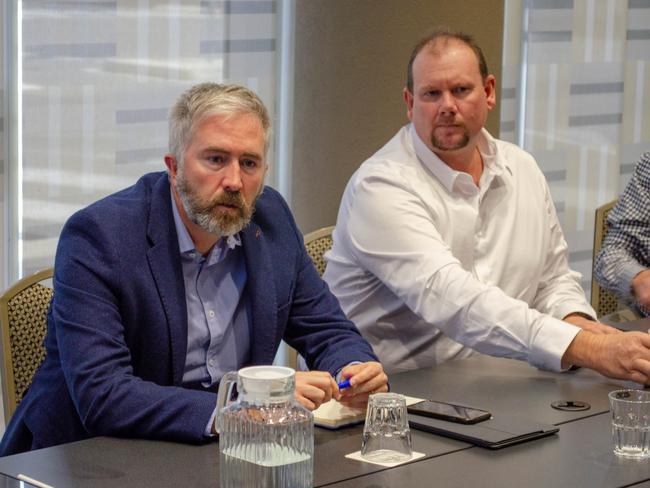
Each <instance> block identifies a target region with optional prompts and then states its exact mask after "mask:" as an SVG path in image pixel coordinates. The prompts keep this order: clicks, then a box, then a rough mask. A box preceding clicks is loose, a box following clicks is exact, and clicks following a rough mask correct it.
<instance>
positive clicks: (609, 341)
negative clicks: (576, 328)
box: [562, 330, 650, 384]
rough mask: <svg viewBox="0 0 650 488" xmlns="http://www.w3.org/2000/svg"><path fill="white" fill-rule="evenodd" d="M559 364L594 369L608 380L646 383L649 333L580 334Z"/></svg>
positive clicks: (649, 368)
mask: <svg viewBox="0 0 650 488" xmlns="http://www.w3.org/2000/svg"><path fill="white" fill-rule="evenodd" d="M562 364H575V365H576V366H585V367H587V368H591V369H594V370H596V371H598V372H599V373H601V374H603V375H605V376H608V377H610V378H617V379H622V380H631V381H635V382H637V383H642V384H648V383H650V334H645V333H643V332H621V333H620V334H594V333H592V332H588V331H585V330H583V331H580V332H578V334H577V335H576V336H575V337H574V339H573V341H572V342H571V344H569V347H568V348H567V350H566V351H565V353H564V356H562Z"/></svg>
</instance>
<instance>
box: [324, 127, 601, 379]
mask: <svg viewBox="0 0 650 488" xmlns="http://www.w3.org/2000/svg"><path fill="white" fill-rule="evenodd" d="M479 150H480V152H481V155H482V157H483V162H484V170H483V174H482V176H481V179H480V181H479V186H478V187H477V186H476V185H475V184H474V182H473V180H472V178H471V176H470V175H468V174H466V173H461V172H458V171H454V170H452V169H451V168H449V167H448V166H447V165H446V164H444V163H443V162H442V161H441V160H440V159H439V158H438V157H437V156H436V155H435V154H434V153H433V152H432V151H430V150H429V149H428V148H427V147H426V145H425V144H424V143H423V142H422V141H421V140H420V139H419V137H418V136H417V134H416V132H415V130H413V129H412V126H411V125H407V126H406V127H404V128H402V129H401V130H400V131H399V132H398V133H397V134H396V135H395V136H394V137H393V138H392V139H391V140H390V141H389V142H388V143H387V144H386V145H385V146H384V147H383V148H382V149H380V150H379V151H378V152H377V153H376V154H375V155H373V156H372V157H371V158H370V159H368V160H367V161H366V162H364V163H363V164H362V165H361V167H360V168H359V169H358V170H357V172H356V173H355V174H354V175H353V176H352V178H351V180H350V182H349V183H348V185H347V187H346V189H345V193H344V195H343V200H342V202H341V207H340V210H339V214H338V219H337V222H336V229H335V231H334V234H333V239H334V245H333V248H332V250H331V251H330V252H329V253H328V254H326V259H327V261H328V264H327V269H326V271H325V275H324V279H325V281H327V282H328V284H329V286H330V288H331V289H332V291H333V292H334V294H335V295H336V296H337V297H338V299H339V300H340V302H341V306H342V307H343V310H344V311H345V313H346V314H347V315H348V317H349V318H350V319H351V320H352V321H353V322H354V323H355V324H356V325H357V327H358V328H359V330H360V331H361V333H362V334H363V335H364V337H365V338H366V339H367V340H368V341H369V342H370V344H371V345H372V346H373V348H374V349H375V352H376V353H377V354H378V356H379V359H380V360H381V361H382V363H383V365H384V368H385V369H386V370H387V371H389V372H398V371H404V370H409V369H415V368H420V367H425V366H431V365H434V364H437V363H441V362H443V361H446V360H449V359H452V358H460V357H465V356H467V355H469V354H471V350H470V349H468V348H472V349H474V350H476V351H479V352H482V353H486V354H490V355H494V356H505V357H511V358H517V359H522V360H527V361H529V362H530V363H531V364H533V365H535V366H538V367H541V368H545V369H551V370H560V369H561V358H562V355H563V354H564V352H565V350H566V348H567V347H568V345H569V344H570V343H571V341H572V340H573V338H574V337H575V335H576V334H577V333H578V332H579V329H578V328H577V327H575V326H573V325H571V324H568V323H566V322H563V321H561V320H559V319H561V318H563V317H565V316H566V315H568V314H570V313H572V312H582V313H584V314H587V315H589V316H592V317H595V316H596V314H595V312H594V310H593V309H592V308H591V306H590V305H589V304H588V303H587V302H586V300H585V296H584V293H583V291H582V289H581V287H580V275H579V274H578V273H575V272H573V271H571V270H570V269H569V267H568V263H567V244H566V241H565V240H564V237H563V234H562V229H561V228H560V224H559V222H558V219H557V216H556V213H555V208H554V206H553V202H552V200H551V196H550V192H549V189H548V186H547V184H546V181H545V179H544V176H543V174H542V172H541V171H540V170H539V168H538V167H537V164H536V163H535V161H534V159H533V158H532V156H530V155H529V154H528V153H526V152H524V151H522V150H521V149H519V148H518V147H516V146H514V145H512V144H509V143H506V142H503V141H499V140H497V139H494V138H492V137H491V136H490V134H489V133H488V132H487V131H485V130H484V131H483V132H482V134H481V137H480V142H479Z"/></svg>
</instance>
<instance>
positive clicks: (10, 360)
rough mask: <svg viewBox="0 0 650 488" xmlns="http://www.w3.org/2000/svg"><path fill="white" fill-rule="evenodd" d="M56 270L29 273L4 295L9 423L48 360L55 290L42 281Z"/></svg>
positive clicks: (1, 311) (1, 322)
mask: <svg viewBox="0 0 650 488" xmlns="http://www.w3.org/2000/svg"><path fill="white" fill-rule="evenodd" d="M53 271H54V270H53V268H48V269H44V270H42V271H39V272H37V273H35V274H33V275H31V276H27V277H25V278H23V279H21V280H19V281H18V282H16V284H14V285H13V286H12V287H11V288H9V289H8V290H7V291H6V292H4V294H2V296H0V328H1V329H2V334H1V337H2V353H3V361H2V368H0V369H1V370H2V397H3V403H4V414H5V422H7V423H8V422H9V419H10V418H11V416H12V415H13V413H14V411H15V410H16V407H17V406H18V404H19V403H20V401H21V400H22V399H23V395H24V394H25V392H26V391H27V388H28V387H29V385H30V384H31V382H32V378H33V377H34V373H35V372H36V370H37V369H38V367H39V366H40V365H41V363H42V362H43V359H45V346H44V345H43V339H44V337H45V330H46V328H47V310H48V308H49V306H50V301H51V300H52V295H53V294H54V290H53V289H52V288H50V287H48V286H45V285H42V284H40V282H41V281H44V280H47V279H49V278H51V277H52V274H53Z"/></svg>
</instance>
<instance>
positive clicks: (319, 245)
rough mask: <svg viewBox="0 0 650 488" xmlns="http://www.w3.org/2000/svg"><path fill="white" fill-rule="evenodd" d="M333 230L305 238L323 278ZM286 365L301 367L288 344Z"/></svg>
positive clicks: (295, 352)
mask: <svg viewBox="0 0 650 488" xmlns="http://www.w3.org/2000/svg"><path fill="white" fill-rule="evenodd" d="M333 230H334V226H333V225H332V226H330V227H323V228H322V229H318V230H315V231H314V232H310V233H309V234H305V236H304V239H305V248H307V254H309V257H310V258H311V260H312V261H313V262H314V266H316V269H317V270H318V274H319V275H321V276H323V273H324V272H325V258H323V254H325V252H326V251H328V250H329V249H330V248H331V247H332V231H333ZM285 363H286V366H289V367H290V368H293V369H296V370H297V369H299V368H300V367H301V365H300V364H299V359H298V352H297V351H296V350H295V349H294V348H293V347H291V346H289V345H288V344H286V353H285Z"/></svg>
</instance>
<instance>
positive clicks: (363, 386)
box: [337, 361, 388, 408]
mask: <svg viewBox="0 0 650 488" xmlns="http://www.w3.org/2000/svg"><path fill="white" fill-rule="evenodd" d="M341 378H343V379H342V380H341V382H340V383H339V384H338V385H337V386H338V388H339V391H340V393H341V395H340V400H339V401H340V402H341V403H343V404H345V405H347V406H350V407H355V408H357V407H364V406H365V405H366V403H367V402H368V396H369V395H371V394H373V393H380V392H385V391H388V377H387V376H386V373H384V368H383V367H382V365H381V364H380V363H378V362H376V361H368V362H366V363H358V364H352V365H350V366H346V367H345V368H343V371H341Z"/></svg>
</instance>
